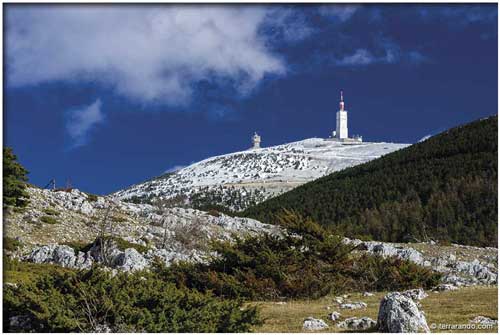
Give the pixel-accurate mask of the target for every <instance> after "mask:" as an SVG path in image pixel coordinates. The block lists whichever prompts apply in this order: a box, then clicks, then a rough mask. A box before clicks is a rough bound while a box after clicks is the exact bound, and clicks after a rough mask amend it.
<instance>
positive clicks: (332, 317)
mask: <svg viewBox="0 0 500 335" xmlns="http://www.w3.org/2000/svg"><path fill="white" fill-rule="evenodd" d="M328 316H329V318H330V320H332V321H337V320H338V319H340V317H341V314H340V313H339V312H331V313H330V314H329V315H328Z"/></svg>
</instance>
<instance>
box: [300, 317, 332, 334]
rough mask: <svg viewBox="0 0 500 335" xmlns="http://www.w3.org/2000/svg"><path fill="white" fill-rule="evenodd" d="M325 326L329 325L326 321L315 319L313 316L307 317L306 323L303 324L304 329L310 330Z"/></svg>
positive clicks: (320, 328)
mask: <svg viewBox="0 0 500 335" xmlns="http://www.w3.org/2000/svg"><path fill="white" fill-rule="evenodd" d="M325 328H328V325H327V324H326V322H325V321H323V320H321V319H315V318H313V317H308V318H307V319H305V320H304V324H303V325H302V329H304V330H308V331H314V330H322V329H325Z"/></svg>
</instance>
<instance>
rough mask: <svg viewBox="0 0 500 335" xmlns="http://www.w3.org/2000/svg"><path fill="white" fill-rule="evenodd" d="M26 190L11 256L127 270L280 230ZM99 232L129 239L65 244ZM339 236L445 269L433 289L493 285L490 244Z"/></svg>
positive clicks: (8, 221)
mask: <svg viewBox="0 0 500 335" xmlns="http://www.w3.org/2000/svg"><path fill="white" fill-rule="evenodd" d="M29 192H30V195H31V198H30V203H29V205H28V207H26V208H25V209H23V210H21V211H18V210H16V211H14V210H9V211H7V212H6V214H5V218H4V232H5V235H6V236H7V237H10V238H14V239H16V240H18V241H20V242H21V244H22V245H23V248H21V250H20V251H18V252H17V253H15V254H13V255H11V256H14V257H19V258H22V259H24V260H27V261H31V262H35V263H55V264H59V265H63V266H69V267H76V268H80V267H89V266H90V265H91V264H92V263H93V262H96V261H97V262H102V261H104V260H103V259H102V258H103V257H105V258H106V259H105V261H106V263H107V265H109V266H110V267H113V268H117V269H121V270H127V271H129V270H132V271H133V270H136V269H142V268H144V267H147V266H149V264H150V263H151V262H152V260H153V259H154V258H156V257H159V258H161V259H163V260H164V261H165V263H166V264H170V263H171V262H172V261H175V260H193V261H202V260H203V258H204V256H206V255H208V248H207V246H208V245H209V241H210V240H212V239H216V240H228V239H231V238H232V234H239V235H244V234H255V233H261V232H271V233H279V229H278V228H277V227H276V226H272V225H268V224H265V223H261V222H259V221H257V220H253V219H249V218H235V217H230V216H226V215H223V214H221V213H218V212H211V213H209V212H203V211H199V210H194V209H189V208H178V207H173V208H167V207H164V208H159V207H157V206H153V205H148V204H131V203H127V202H122V201H119V200H116V199H111V198H108V197H97V196H92V195H88V194H85V193H83V192H81V191H78V190H76V189H74V190H72V191H70V192H64V191H58V192H54V191H50V190H42V189H37V188H30V189H29ZM101 235H106V236H113V237H116V238H119V239H122V240H124V241H127V242H129V243H131V244H130V245H126V246H123V245H122V246H120V245H119V243H113V244H112V245H109V246H104V247H103V248H100V246H99V245H97V244H96V245H94V246H93V247H92V248H91V249H88V248H87V249H86V250H85V252H82V251H78V250H75V249H74V248H73V247H71V246H72V245H74V244H75V242H78V244H80V245H81V244H89V243H92V242H94V241H95V240H96V238H97V237H99V236H101ZM344 242H345V243H349V244H352V245H356V246H358V249H357V251H356V252H368V253H372V254H377V255H381V256H382V257H389V256H396V257H399V258H401V259H405V260H409V261H412V262H414V263H416V264H419V265H422V266H425V267H429V268H432V269H434V270H436V271H438V272H441V273H443V281H442V285H440V286H439V287H437V288H436V290H441V291H444V290H453V289H456V288H457V287H461V286H471V285H495V284H497V278H498V250H497V249H496V248H478V247H470V246H460V245H449V246H442V245H439V244H436V243H434V242H430V243H412V244H403V243H383V242H373V241H370V242H363V241H360V240H350V239H347V238H346V239H344ZM122 244H123V243H122ZM134 245H136V246H140V248H137V247H135V248H134ZM101 249H103V250H104V249H106V253H107V255H105V256H102V254H103V252H102V250H101Z"/></svg>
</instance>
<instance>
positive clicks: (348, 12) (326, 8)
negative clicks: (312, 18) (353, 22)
mask: <svg viewBox="0 0 500 335" xmlns="http://www.w3.org/2000/svg"><path fill="white" fill-rule="evenodd" d="M359 8H360V6H359V5H338V4H336V5H323V6H321V7H320V8H319V13H320V14H321V15H323V16H327V17H332V18H334V19H337V20H339V21H340V22H345V21H347V20H349V19H350V18H351V17H352V16H353V15H354V13H356V11H357V10H358V9H359Z"/></svg>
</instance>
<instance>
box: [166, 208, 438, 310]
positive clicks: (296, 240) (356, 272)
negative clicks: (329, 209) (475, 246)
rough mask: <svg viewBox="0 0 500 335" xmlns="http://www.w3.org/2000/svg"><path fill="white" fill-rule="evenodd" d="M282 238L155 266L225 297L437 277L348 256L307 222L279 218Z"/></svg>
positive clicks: (377, 286) (305, 294)
mask: <svg viewBox="0 0 500 335" xmlns="http://www.w3.org/2000/svg"><path fill="white" fill-rule="evenodd" d="M277 220H278V221H279V222H280V225H282V226H284V227H287V233H285V234H284V236H282V237H279V236H273V235H269V234H263V235H260V236H250V237H247V238H245V239H243V238H238V237H234V242H232V243H231V242H215V243H214V244H213V251H215V252H216V253H217V255H218V256H217V257H215V258H213V259H212V260H211V261H210V262H209V263H208V264H189V263H178V264H174V265H172V266H171V267H170V268H161V267H159V268H158V271H159V272H161V273H162V276H163V277H164V278H166V279H167V280H168V281H174V282H176V283H177V284H178V285H179V287H188V288H196V289H197V290H200V291H212V292H214V293H215V294H217V295H218V296H221V297H227V298H237V297H243V298H246V299H253V300H255V299H271V300H272V299H282V298H319V297H321V296H324V295H326V294H329V293H340V292H346V291H356V290H358V291H359V290H368V289H369V290H379V291H380V290H393V289H395V288H397V289H400V288H401V289H403V288H405V289H406V288H417V287H422V286H423V287H430V286H433V285H435V284H437V280H438V279H439V275H436V274H435V273H434V272H432V271H429V270H426V269H424V268H423V267H420V266H418V265H415V264H412V263H410V262H407V261H401V260H398V259H385V260H384V259H382V258H379V257H375V256H368V255H365V256H363V255H362V254H360V253H352V252H351V251H353V249H354V248H353V247H351V246H347V245H345V244H343V243H342V242H341V239H340V238H339V237H336V236H334V235H333V234H332V233H331V232H329V231H327V230H325V229H324V228H323V227H321V226H320V225H318V224H317V223H315V222H314V221H312V220H309V219H304V218H302V217H301V216H300V215H297V214H296V213H293V212H289V211H286V212H284V213H283V214H281V215H279V217H278V218H277Z"/></svg>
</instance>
